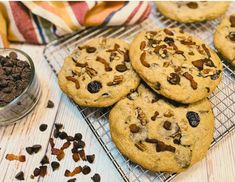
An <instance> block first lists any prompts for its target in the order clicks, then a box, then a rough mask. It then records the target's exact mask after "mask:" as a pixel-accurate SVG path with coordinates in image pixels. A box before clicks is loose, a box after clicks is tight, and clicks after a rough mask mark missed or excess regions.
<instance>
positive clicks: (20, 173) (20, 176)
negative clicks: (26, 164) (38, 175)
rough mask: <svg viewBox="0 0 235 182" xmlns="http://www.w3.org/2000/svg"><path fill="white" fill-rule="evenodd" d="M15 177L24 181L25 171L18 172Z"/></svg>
mask: <svg viewBox="0 0 235 182" xmlns="http://www.w3.org/2000/svg"><path fill="white" fill-rule="evenodd" d="M15 178H16V179H18V180H19V181H23V180H24V173H23V171H20V172H18V173H17V174H16V176H15Z"/></svg>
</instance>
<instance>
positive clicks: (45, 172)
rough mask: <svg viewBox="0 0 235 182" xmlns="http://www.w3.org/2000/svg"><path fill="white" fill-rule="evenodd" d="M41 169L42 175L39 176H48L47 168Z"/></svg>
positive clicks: (42, 167)
mask: <svg viewBox="0 0 235 182" xmlns="http://www.w3.org/2000/svg"><path fill="white" fill-rule="evenodd" d="M39 168H40V174H39V175H40V176H41V177H44V176H46V174H47V166H40V167H39Z"/></svg>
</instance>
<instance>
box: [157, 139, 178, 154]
mask: <svg viewBox="0 0 235 182" xmlns="http://www.w3.org/2000/svg"><path fill="white" fill-rule="evenodd" d="M156 151H157V152H165V151H169V152H173V153H174V152H175V147H173V146H171V145H167V144H165V143H164V142H162V141H159V140H157V143H156Z"/></svg>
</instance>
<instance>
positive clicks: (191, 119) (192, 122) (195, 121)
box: [186, 111, 200, 127]
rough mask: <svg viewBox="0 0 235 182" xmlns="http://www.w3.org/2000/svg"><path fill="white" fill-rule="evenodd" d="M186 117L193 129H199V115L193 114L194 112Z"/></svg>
mask: <svg viewBox="0 0 235 182" xmlns="http://www.w3.org/2000/svg"><path fill="white" fill-rule="evenodd" d="M186 117H187V119H188V121H189V124H190V125H191V126H192V127H197V125H198V124H199V122H200V117H199V115H198V113H196V112H193V111H189V112H187V114H186Z"/></svg>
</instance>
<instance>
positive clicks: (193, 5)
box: [186, 2, 198, 9]
mask: <svg viewBox="0 0 235 182" xmlns="http://www.w3.org/2000/svg"><path fill="white" fill-rule="evenodd" d="M186 5H187V6H188V7H189V8H191V9H197V8H198V4H197V2H189V3H187V4H186Z"/></svg>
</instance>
